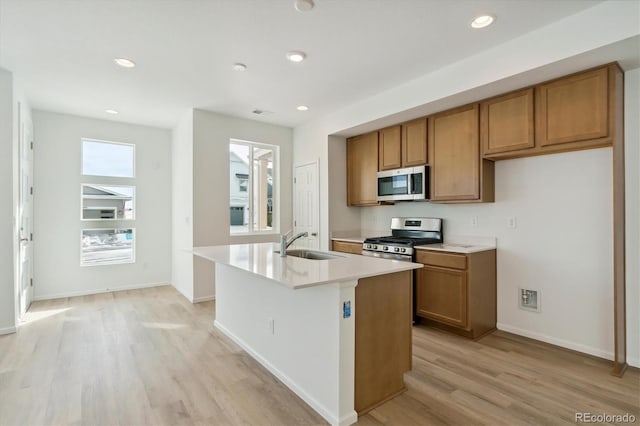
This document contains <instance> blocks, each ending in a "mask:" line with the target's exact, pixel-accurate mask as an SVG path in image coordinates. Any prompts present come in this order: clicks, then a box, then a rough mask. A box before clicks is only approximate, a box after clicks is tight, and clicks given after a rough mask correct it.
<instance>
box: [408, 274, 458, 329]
mask: <svg viewBox="0 0 640 426" xmlns="http://www.w3.org/2000/svg"><path fill="white" fill-rule="evenodd" d="M416 314H417V315H418V316H420V317H424V318H428V319H432V320H435V321H439V322H443V323H446V324H450V325H454V326H457V327H466V326H467V272H466V271H461V270H455V269H449V268H441V267H437V266H429V265H425V266H424V267H423V268H422V269H418V272H417V278H416Z"/></svg>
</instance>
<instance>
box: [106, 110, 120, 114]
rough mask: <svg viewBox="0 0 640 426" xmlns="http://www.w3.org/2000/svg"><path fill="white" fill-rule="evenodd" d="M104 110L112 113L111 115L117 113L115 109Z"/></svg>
mask: <svg viewBox="0 0 640 426" xmlns="http://www.w3.org/2000/svg"><path fill="white" fill-rule="evenodd" d="M104 112H106V113H107V114H113V115H116V114H117V113H118V111H116V110H115V109H105V110H104Z"/></svg>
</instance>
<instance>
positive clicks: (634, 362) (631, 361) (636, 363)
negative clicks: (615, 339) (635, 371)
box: [627, 356, 640, 368]
mask: <svg viewBox="0 0 640 426" xmlns="http://www.w3.org/2000/svg"><path fill="white" fill-rule="evenodd" d="M627 364H628V365H630V366H631V367H636V368H640V358H630V357H629V356H627Z"/></svg>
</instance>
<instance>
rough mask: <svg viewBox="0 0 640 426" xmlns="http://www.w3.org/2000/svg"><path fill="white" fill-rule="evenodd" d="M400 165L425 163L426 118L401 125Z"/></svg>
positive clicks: (408, 165) (409, 165) (407, 165)
mask: <svg viewBox="0 0 640 426" xmlns="http://www.w3.org/2000/svg"><path fill="white" fill-rule="evenodd" d="M401 152H402V167H411V166H421V165H423V164H427V119H426V118H420V119H418V120H413V121H410V122H408V123H404V124H403V125H402V150H401Z"/></svg>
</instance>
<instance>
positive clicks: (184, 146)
mask: <svg viewBox="0 0 640 426" xmlns="http://www.w3.org/2000/svg"><path fill="white" fill-rule="evenodd" d="M171 159H172V163H171V193H172V201H171V210H172V215H171V234H172V240H171V241H172V242H171V284H173V286H174V287H175V288H176V289H177V290H178V291H179V292H180V293H182V294H183V295H184V296H185V297H186V298H187V299H189V300H191V301H192V300H193V262H194V257H193V255H192V254H191V248H192V247H193V111H192V110H189V111H188V112H187V113H186V114H184V116H183V117H182V119H181V120H180V122H179V123H178V125H177V126H176V128H174V129H173V137H172V143H171Z"/></svg>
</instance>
